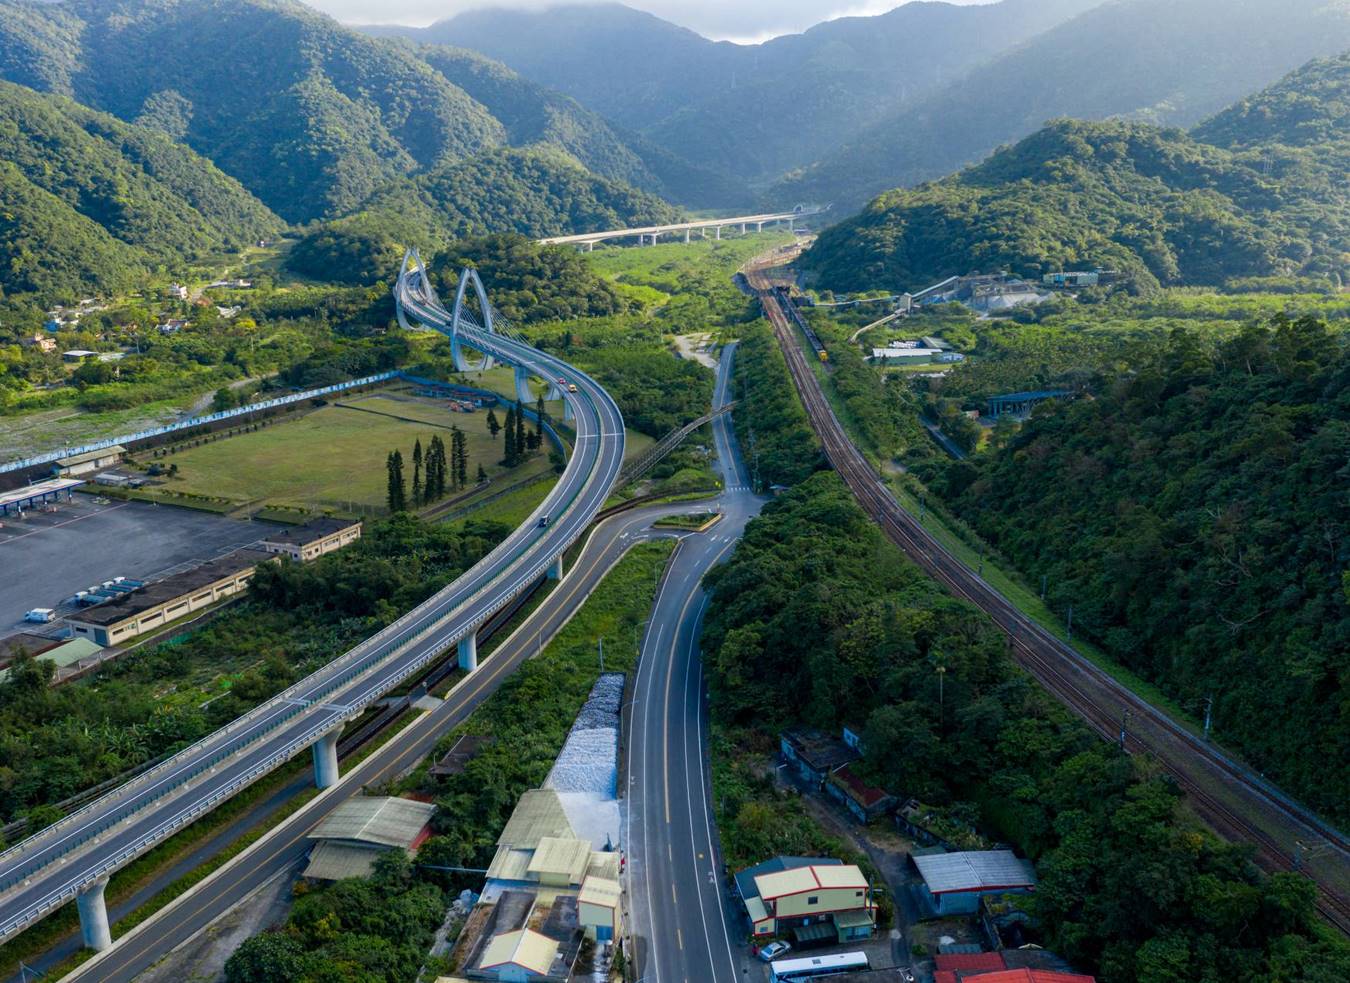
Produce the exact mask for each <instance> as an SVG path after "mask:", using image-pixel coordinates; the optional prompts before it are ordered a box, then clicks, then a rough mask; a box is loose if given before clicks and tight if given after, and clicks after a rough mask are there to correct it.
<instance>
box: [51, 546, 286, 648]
mask: <svg viewBox="0 0 1350 983" xmlns="http://www.w3.org/2000/svg"><path fill="white" fill-rule="evenodd" d="M272 559H273V555H272V554H270V553H265V552H263V551H262V550H255V549H248V548H245V549H240V550H235V551H234V552H233V553H229V554H227V555H226V556H222V557H221V558H220V559H218V560H212V561H210V562H209V563H203V564H202V565H201V566H199V567H194V568H193V569H191V570H188V571H187V572H185V573H180V574H176V575H174V576H172V577H166V578H165V579H164V580H160V581H157V582H156V583H153V584H148V585H146V586H145V587H141V588H138V589H137V590H134V591H132V592H131V593H129V594H127V595H126V596H125V597H121V598H119V599H117V600H115V601H109V602H108V603H106V604H100V605H98V606H97V607H93V608H89V609H87V610H85V611H81V612H80V613H78V614H74V615H71V616H70V617H69V618H67V619H66V621H67V623H68V624H69V625H70V628H71V630H72V631H73V632H75V634H76V635H82V636H84V637H86V638H92V639H93V640H94V641H96V642H98V644H100V645H104V646H107V645H121V644H125V643H127V642H129V641H131V640H132V639H133V638H136V637H137V636H139V635H143V634H145V633H146V632H147V631H150V630H152V629H154V628H159V627H161V626H163V625H167V624H168V623H169V622H171V621H177V620H178V619H179V618H182V617H184V616H186V615H188V614H191V613H192V612H194V611H199V610H201V609H202V608H205V607H209V606H211V605H212V604H215V603H216V602H217V601H220V600H223V599H224V598H227V597H231V596H233V595H235V594H238V593H240V592H242V591H244V590H246V589H247V588H248V585H249V582H250V581H251V580H252V579H253V574H254V572H255V571H256V570H257V568H258V564H260V563H266V562H268V561H269V560H272Z"/></svg>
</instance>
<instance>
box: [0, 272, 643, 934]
mask: <svg viewBox="0 0 1350 983" xmlns="http://www.w3.org/2000/svg"><path fill="white" fill-rule="evenodd" d="M467 281H472V282H473V284H474V286H475V289H476V291H477V294H478V299H479V301H480V305H481V307H482V312H483V317H482V320H483V322H484V323H482V324H479V323H476V322H475V320H473V319H471V318H469V317H467V316H464V315H463V312H462V310H461V308H462V301H463V295H464V286H465V284H466V282H467ZM395 289H396V296H395V299H396V301H397V304H398V310H399V319H400V322H401V323H403V324H404V325H405V326H407V325H408V322H409V320H410V319H411V320H413V321H416V322H418V323H419V324H421V325H422V326H424V327H426V328H430V329H433V330H438V331H442V332H444V333H446V334H449V335H451V336H452V338H453V340H454V341H455V342H456V343H458V342H459V341H463V342H464V343H465V344H466V345H468V346H470V347H472V348H474V349H476V350H478V351H480V352H482V353H483V354H484V355H485V356H488V357H491V358H494V359H497V360H498V361H502V362H506V363H509V364H511V365H515V366H516V367H517V368H518V369H520V370H522V371H527V372H529V373H530V374H532V375H537V376H539V377H541V378H543V379H545V380H547V381H548V382H549V383H550V384H555V383H556V384H557V385H558V387H559V388H560V389H561V390H563V392H562V395H563V398H564V399H565V400H566V404H567V406H568V409H569V411H570V414H569V415H572V416H574V417H575V423H574V427H575V432H576V438H575V442H574V447H573V453H572V455H571V459H570V460H569V461H568V464H567V468H566V470H565V471H564V472H563V474H562V477H561V478H560V479H559V481H558V483H557V485H556V486H555V487H554V489H553V491H552V492H551V493H550V494H549V495H548V497H547V499H546V500H545V501H544V503H543V504H542V505H540V507H539V509H538V510H536V512H535V513H534V514H533V515H531V516H530V517H529V518H528V519H526V521H525V523H524V524H523V525H521V526H520V527H519V528H518V529H516V530H515V531H514V532H513V533H512V534H511V535H510V536H508V537H507V538H506V539H505V540H504V541H503V542H502V543H501V544H499V545H498V546H497V547H496V549H494V550H493V551H492V552H491V553H490V554H489V555H488V556H487V557H485V558H484V559H483V560H481V561H480V562H479V563H478V564H477V565H475V566H474V567H473V568H472V569H470V570H469V571H468V572H466V573H465V574H464V575H463V576H461V577H460V578H459V579H458V580H456V581H455V582H454V583H452V584H450V585H449V586H447V587H445V588H444V589H443V590H441V591H440V592H439V593H437V594H435V595H434V596H433V597H431V598H429V599H428V600H427V601H425V602H423V603H422V604H421V605H419V606H418V607H417V608H415V609H413V610H412V611H409V612H408V613H407V614H405V615H403V617H401V618H399V619H398V620H397V621H395V622H394V623H393V624H391V625H389V626H388V627H386V628H384V629H383V630H382V631H380V632H379V633H378V634H376V635H374V636H372V637H371V638H368V639H366V640H365V641H364V642H362V643H361V644H359V645H357V646H356V647H355V648H353V649H351V650H350V651H349V652H346V653H344V654H343V655H342V656H340V657H339V658H337V659H335V660H333V661H332V662H331V663H329V664H328V665H327V666H325V667H324V668H322V669H320V670H319V671H317V672H315V673H314V674H313V675H311V676H309V677H307V678H305V679H303V680H301V681H300V682H298V683H296V684H295V685H293V686H291V687H290V688H289V689H287V690H286V691H284V692H282V693H280V694H278V695H277V696H275V697H273V698H272V699H270V700H268V701H267V702H266V703H264V704H263V705H261V706H259V707H258V708H257V709H255V710H253V711H252V712H250V713H248V714H246V715H244V716H243V717H240V718H239V719H237V720H235V721H234V722H232V723H230V724H229V725H227V726H226V727H224V728H222V729H221V730H218V731H216V732H215V733H213V734H210V735H209V736H207V737H205V738H203V739H202V740H200V741H198V742H197V743H196V744H193V745H192V746H190V747H188V748H186V749H184V750H183V751H180V752H179V753H178V754H176V755H174V756H173V757H172V758H169V759H168V760H166V761H165V762H163V763H162V764H160V765H158V766H157V767H155V768H154V769H152V770H150V771H148V772H145V773H144V774H142V775H140V776H138V777H137V778H136V779H134V780H133V781H131V782H128V783H127V784H126V785H123V786H121V787H120V788H118V789H115V790H114V791H112V792H110V793H108V794H107V795H104V796H102V797H101V798H99V799H96V800H95V801H93V802H91V803H90V804H89V805H87V806H85V807H84V808H82V809H80V810H78V811H77V812H74V813H72V814H71V815H69V816H67V817H65V818H64V819H62V820H61V821H60V822H57V823H56V824H54V825H52V826H49V827H47V828H46V829H44V830H42V831H40V832H38V833H36V834H34V835H33V836H30V837H28V838H27V839H25V840H22V841H21V842H19V843H18V844H16V845H15V846H13V847H11V848H10V849H9V850H6V851H5V852H4V853H3V854H0V941H3V940H5V939H8V938H10V937H11V936H13V935H15V934H16V933H18V932H21V931H22V930H23V929H25V928H27V927H28V926H29V925H31V924H33V923H34V922H35V921H37V920H38V919H40V918H42V917H43V916H44V915H46V914H48V913H49V912H51V911H53V910H55V909H56V908H59V907H61V906H63V905H65V904H67V903H68V902H70V901H71V900H76V901H77V903H78V906H79V911H80V922H81V928H82V931H83V936H84V941H85V944H86V945H88V946H90V947H91V948H94V949H103V948H106V947H107V946H108V945H110V944H111V938H110V933H109V926H108V920H107V914H106V910H105V906H104V901H103V889H104V886H105V885H106V884H107V881H108V877H109V876H110V875H111V874H112V873H113V872H114V871H116V870H117V869H119V868H120V867H122V866H124V865H126V864H127V863H129V862H130V861H131V860H132V859H134V858H135V857H137V856H139V855H140V854H142V853H144V852H145V851H146V850H148V849H150V848H151V847H152V846H154V845H155V844H157V843H159V842H161V841H162V840H164V839H165V838H166V837H168V836H171V835H172V834H173V833H175V832H177V831H178V830H179V829H181V828H183V827H184V826H186V825H187V824H189V823H191V822H192V821H193V820H195V819H196V818H198V817H199V816H201V815H202V814H204V813H206V812H207V811H209V810H210V809H212V808H213V807H214V806H216V805H217V804H218V803H220V802H222V801H224V800H225V799H227V798H229V797H230V796H232V795H234V794H235V793H236V792H238V791H239V790H240V789H243V788H245V787H246V786H248V785H249V784H250V783H252V782H254V781H256V780H257V779H258V778H260V777H262V776H263V775H265V774H267V773H268V772H270V771H272V770H273V769H275V768H276V767H278V766H279V765H281V764H283V763H284V762H286V761H288V760H290V759H291V758H293V757H295V756H296V755H297V754H299V753H300V752H302V751H304V750H305V749H307V748H312V749H313V753H314V765H315V769H314V770H315V781H316V783H317V784H318V785H319V786H320V787H327V786H329V785H331V784H333V783H334V782H335V781H336V780H337V777H338V776H337V758H336V753H335V749H336V743H337V736H338V733H339V732H340V731H341V730H342V728H343V726H344V725H345V724H346V723H347V722H349V721H351V720H354V719H355V718H356V717H358V716H359V715H360V714H361V713H362V712H363V711H364V710H365V709H366V708H367V707H369V706H370V705H371V704H372V703H374V702H375V701H377V700H379V699H380V698H381V697H382V696H384V695H385V694H386V693H388V692H389V691H390V690H392V689H394V688H395V687H397V686H398V685H399V684H400V683H401V682H403V681H404V680H406V679H407V678H409V677H410V676H411V675H413V674H414V673H415V672H417V671H418V670H419V669H420V668H421V667H423V666H424V665H426V664H427V663H428V662H431V661H432V660H434V659H437V658H439V657H440V656H441V655H442V653H444V652H445V651H446V650H447V649H448V648H450V646H452V645H458V647H459V658H460V663H461V665H462V666H464V668H466V669H468V670H473V669H475V668H477V648H476V642H475V638H476V632H477V630H478V628H479V626H480V625H482V624H483V623H484V622H486V621H487V620H488V619H489V618H490V617H491V616H492V615H493V613H494V612H495V611H497V610H498V609H499V608H501V607H502V606H503V605H504V604H506V603H507V602H508V601H510V600H511V599H512V598H513V597H515V596H516V595H518V594H519V593H521V592H522V591H524V590H525V589H526V588H527V587H528V586H529V585H530V584H531V583H533V582H534V581H535V580H537V579H538V578H539V577H541V576H543V575H545V574H546V573H547V574H550V575H553V576H557V575H559V574H560V573H561V564H562V555H563V553H564V552H565V551H566V550H567V548H568V547H569V546H571V545H572V544H573V543H574V542H575V541H576V540H577V539H578V538H580V536H581V534H582V533H583V532H584V531H585V529H586V528H587V526H588V525H589V524H590V523H591V521H592V520H593V519H594V517H595V515H596V513H597V512H599V511H600V509H601V507H602V506H603V504H604V501H605V499H606V498H607V497H608V496H609V493H610V490H611V488H612V486H613V485H614V482H615V480H616V479H617V477H618V474H619V470H620V467H621V465H622V463H623V451H624V429H623V418H622V416H621V415H620V413H619V409H618V407H617V406H616V405H615V403H614V401H613V399H611V398H610V396H609V395H608V394H607V393H606V392H605V391H604V390H603V389H601V388H600V386H599V385H597V384H596V382H595V381H594V380H593V379H591V378H590V377H589V376H587V375H586V374H585V373H583V372H580V371H578V370H577V369H574V368H572V367H571V366H570V365H568V364H566V363H565V362H562V361H560V360H558V359H557V358H554V357H553V356H551V355H548V354H546V353H544V352H541V351H539V350H537V349H535V348H533V347H531V346H530V345H528V344H526V343H525V342H523V341H521V340H519V339H518V338H515V337H512V336H510V335H507V334H504V333H501V332H499V331H498V330H496V326H495V325H494V324H493V318H492V314H493V312H492V310H491V306H490V304H489V303H488V302H487V298H486V295H485V293H484V292H483V291H482V288H481V284H480V283H478V282H477V276H476V274H471V273H470V272H469V271H466V274H465V276H464V277H462V278H461V289H460V291H459V296H458V297H457V298H456V303H455V307H454V310H453V311H447V310H446V309H445V308H444V307H443V306H442V305H441V303H440V301H439V299H438V298H437V297H436V294H435V291H434V289H433V288H432V287H431V285H430V283H429V281H428V280H427V279H426V277H425V271H424V269H423V267H422V265H421V262H420V260H418V259H416V255H415V254H410V256H409V259H408V260H406V261H405V263H404V268H403V272H402V274H401V276H400V278H399V281H398V284H397V286H396V288H395ZM546 517H547V518H546Z"/></svg>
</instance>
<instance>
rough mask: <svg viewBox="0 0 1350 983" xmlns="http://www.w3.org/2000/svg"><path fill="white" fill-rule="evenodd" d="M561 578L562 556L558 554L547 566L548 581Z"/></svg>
mask: <svg viewBox="0 0 1350 983" xmlns="http://www.w3.org/2000/svg"><path fill="white" fill-rule="evenodd" d="M562 578H563V558H562V554H561V553H560V554H558V558H557V559H556V560H554V561H553V562H552V563H550V564H549V566H548V579H549V580H562Z"/></svg>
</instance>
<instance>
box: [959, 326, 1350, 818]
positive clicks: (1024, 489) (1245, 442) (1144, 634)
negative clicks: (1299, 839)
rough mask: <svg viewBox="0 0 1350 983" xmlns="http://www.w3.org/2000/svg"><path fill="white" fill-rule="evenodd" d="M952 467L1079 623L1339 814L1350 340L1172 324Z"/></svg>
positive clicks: (1348, 659)
mask: <svg viewBox="0 0 1350 983" xmlns="http://www.w3.org/2000/svg"><path fill="white" fill-rule="evenodd" d="M976 460H977V462H978V463H976V464H974V465H958V466H955V467H954V468H953V470H952V471H951V472H950V473H949V477H948V486H947V488H946V492H947V495H948V496H949V500H950V501H951V502H952V503H953V504H954V505H955V506H956V508H957V510H958V511H959V512H960V513H961V515H962V516H963V517H964V518H965V519H967V520H968V521H970V522H971V523H972V524H974V525H975V526H976V527H978V528H979V530H980V531H981V533H982V534H983V535H984V536H985V537H986V538H987V539H988V540H989V541H990V542H992V543H993V544H994V545H995V546H996V547H997V548H998V549H999V550H1001V551H1002V552H1004V553H1005V554H1007V555H1008V556H1009V557H1010V558H1011V559H1012V561H1013V562H1014V564H1015V565H1016V566H1017V567H1018V569H1020V570H1022V571H1023V572H1025V573H1026V574H1027V575H1028V576H1029V577H1036V578H1039V577H1041V576H1045V577H1046V578H1047V582H1048V584H1049V600H1050V604H1051V606H1052V607H1053V608H1054V609H1056V610H1064V609H1065V608H1066V607H1067V605H1069V604H1072V605H1073V612H1074V614H1073V619H1074V630H1075V632H1081V633H1083V634H1084V635H1086V636H1087V637H1089V638H1091V639H1092V640H1094V641H1096V642H1097V643H1098V644H1100V645H1101V646H1102V647H1104V648H1105V649H1106V650H1107V651H1108V652H1109V653H1110V654H1111V655H1112V657H1114V658H1116V659H1118V660H1119V661H1120V662H1122V663H1123V664H1125V665H1127V666H1129V667H1130V668H1131V669H1133V670H1135V671H1136V672H1138V673H1140V674H1141V675H1143V676H1145V677H1147V678H1149V679H1152V680H1154V681H1155V682H1156V683H1157V684H1158V685H1159V686H1160V687H1162V688H1163V689H1164V690H1166V691H1167V692H1168V693H1169V694H1171V695H1172V696H1174V697H1175V698H1176V699H1177V701H1178V702H1179V703H1182V704H1184V705H1187V706H1197V705H1199V704H1200V703H1201V702H1203V701H1204V700H1205V699H1206V698H1208V697H1210V696H1212V697H1213V698H1214V727H1215V732H1216V733H1217V734H1218V735H1219V736H1220V738H1221V739H1222V740H1224V741H1225V742H1229V743H1232V744H1234V745H1236V746H1238V747H1240V748H1241V749H1242V750H1243V752H1244V753H1245V754H1246V756H1247V757H1248V758H1249V759H1250V760H1251V762H1252V764H1254V765H1255V766H1256V767H1257V768H1258V769H1259V770H1261V771H1263V772H1265V774H1266V775H1267V776H1270V777H1273V778H1275V780H1276V781H1278V782H1279V783H1280V784H1281V785H1282V786H1283V787H1285V788H1287V789H1288V790H1289V791H1291V792H1294V793H1295V794H1297V795H1298V796H1299V797H1301V798H1302V799H1304V800H1306V801H1307V802H1308V803H1309V804H1311V805H1314V806H1317V807H1319V808H1321V809H1323V810H1325V811H1326V812H1327V813H1329V814H1331V815H1333V816H1335V817H1337V818H1338V819H1340V820H1341V821H1345V820H1346V819H1347V818H1350V813H1348V812H1347V803H1350V774H1347V773H1346V771H1345V769H1343V768H1340V769H1337V768H1335V767H1330V768H1329V767H1328V765H1329V764H1330V763H1332V762H1343V761H1345V760H1347V757H1350V688H1347V680H1350V596H1347V593H1346V588H1345V585H1344V583H1343V580H1342V578H1343V576H1344V572H1345V568H1346V561H1347V554H1346V544H1347V542H1348V541H1350V500H1347V498H1346V489H1347V488H1350V353H1347V351H1346V349H1345V346H1344V343H1343V342H1342V341H1341V339H1339V338H1337V337H1335V336H1333V335H1331V334H1329V333H1328V330H1327V328H1326V326H1325V325H1324V324H1323V323H1321V322H1319V321H1316V320H1314V319H1311V318H1306V319H1302V320H1299V321H1292V322H1291V321H1288V320H1285V319H1280V320H1277V321H1276V323H1275V324H1274V325H1273V326H1271V327H1269V328H1267V327H1250V328H1248V329H1247V330H1245V331H1243V332H1242V333H1241V334H1240V335H1238V336H1237V337H1235V338H1233V339H1232V340H1230V341H1227V342H1225V343H1223V344H1220V345H1217V346H1211V345H1210V344H1208V343H1207V341H1206V339H1204V338H1203V337H1197V336H1193V335H1191V334H1189V333H1184V332H1178V334H1177V335H1176V336H1174V338H1173V340H1172V342H1171V344H1170V345H1168V346H1166V347H1165V348H1163V349H1162V350H1161V351H1159V352H1158V354H1157V356H1156V357H1155V358H1154V359H1153V360H1151V362H1150V363H1148V364H1146V365H1144V366H1141V367H1139V368H1138V369H1137V371H1135V372H1133V373H1131V374H1129V375H1122V376H1120V377H1118V378H1115V379H1113V380H1108V382H1107V384H1106V385H1105V386H1104V387H1103V389H1102V392H1101V394H1100V395H1099V396H1098V397H1097V398H1096V399H1089V400H1080V401H1077V402H1075V403H1072V404H1071V405H1068V406H1065V407H1062V408H1059V409H1057V410H1055V411H1054V412H1048V413H1044V414H1037V415H1035V416H1034V417H1033V419H1032V421H1031V422H1030V424H1029V425H1027V426H1026V428H1025V429H1024V430H1023V431H1022V432H1021V433H1020V434H1019V435H1017V436H1016V437H1015V438H1014V439H1013V440H1012V441H1011V443H1010V444H1009V445H1008V446H1007V447H1006V448H1005V449H1003V450H1001V451H998V452H995V453H992V454H989V455H985V456H981V457H979V458H977V459H976Z"/></svg>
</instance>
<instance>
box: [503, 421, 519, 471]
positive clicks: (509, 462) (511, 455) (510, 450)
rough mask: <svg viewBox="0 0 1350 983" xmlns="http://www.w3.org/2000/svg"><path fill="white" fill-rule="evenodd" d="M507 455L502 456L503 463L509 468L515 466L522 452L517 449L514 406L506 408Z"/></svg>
mask: <svg viewBox="0 0 1350 983" xmlns="http://www.w3.org/2000/svg"><path fill="white" fill-rule="evenodd" d="M505 445H506V446H505V448H504V449H505V451H506V456H505V457H503V458H502V464H504V465H506V466H507V467H508V468H514V467H515V466H516V463H517V459H518V458H519V457H520V452H519V451H517V450H516V411H515V410H514V409H512V408H509V407H508V408H507V410H506V440H505Z"/></svg>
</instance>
